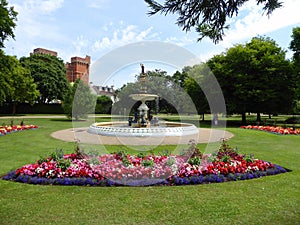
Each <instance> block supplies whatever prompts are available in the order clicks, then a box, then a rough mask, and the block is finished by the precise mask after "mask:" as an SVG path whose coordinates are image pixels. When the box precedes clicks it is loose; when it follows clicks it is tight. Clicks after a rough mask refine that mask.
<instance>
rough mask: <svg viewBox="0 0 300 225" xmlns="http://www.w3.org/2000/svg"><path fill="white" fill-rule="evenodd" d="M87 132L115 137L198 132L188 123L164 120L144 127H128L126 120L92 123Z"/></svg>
mask: <svg viewBox="0 0 300 225" xmlns="http://www.w3.org/2000/svg"><path fill="white" fill-rule="evenodd" d="M88 132H89V133H92V134H98V135H103V136H117V137H172V136H188V135H195V134H198V132H199V131H198V128H197V127H196V126H195V125H193V124H189V123H175V122H164V124H163V125H160V126H151V127H145V128H134V127H129V126H128V123H127V122H103V123H94V124H92V125H91V126H90V127H89V129H88Z"/></svg>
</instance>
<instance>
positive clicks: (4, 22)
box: [0, 0, 18, 48]
mask: <svg viewBox="0 0 300 225" xmlns="http://www.w3.org/2000/svg"><path fill="white" fill-rule="evenodd" d="M17 15H18V13H17V12H16V11H14V7H8V3H7V1H6V0H1V2H0V48H4V41H5V40H6V39H8V38H9V37H11V38H14V37H15V35H14V32H13V29H14V28H15V27H16V23H15V21H16V20H17Z"/></svg>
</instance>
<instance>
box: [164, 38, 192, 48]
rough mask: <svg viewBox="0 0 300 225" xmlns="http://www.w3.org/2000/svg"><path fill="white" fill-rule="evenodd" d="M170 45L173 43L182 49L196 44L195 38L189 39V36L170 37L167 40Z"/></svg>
mask: <svg viewBox="0 0 300 225" xmlns="http://www.w3.org/2000/svg"><path fill="white" fill-rule="evenodd" d="M165 41H166V42H168V43H172V44H175V45H178V46H181V47H184V46H187V45H190V44H194V43H195V37H192V38H189V37H187V36H183V37H180V38H178V37H168V38H166V40H165Z"/></svg>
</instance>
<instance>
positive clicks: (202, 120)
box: [202, 113, 205, 121]
mask: <svg viewBox="0 0 300 225" xmlns="http://www.w3.org/2000/svg"><path fill="white" fill-rule="evenodd" d="M204 115H205V114H204V113H202V121H204Z"/></svg>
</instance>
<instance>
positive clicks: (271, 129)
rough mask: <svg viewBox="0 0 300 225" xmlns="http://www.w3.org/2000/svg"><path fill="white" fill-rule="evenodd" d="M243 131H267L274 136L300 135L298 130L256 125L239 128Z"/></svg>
mask: <svg viewBox="0 0 300 225" xmlns="http://www.w3.org/2000/svg"><path fill="white" fill-rule="evenodd" d="M241 128H243V129H253V130H260V131H267V132H270V133H274V134H283V135H287V134H293V135H300V129H292V128H283V127H274V126H258V125H248V126H241Z"/></svg>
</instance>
